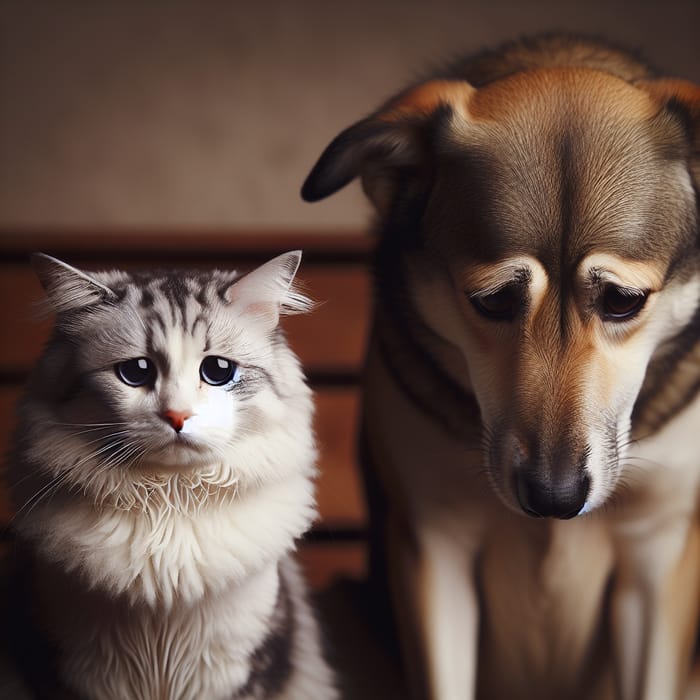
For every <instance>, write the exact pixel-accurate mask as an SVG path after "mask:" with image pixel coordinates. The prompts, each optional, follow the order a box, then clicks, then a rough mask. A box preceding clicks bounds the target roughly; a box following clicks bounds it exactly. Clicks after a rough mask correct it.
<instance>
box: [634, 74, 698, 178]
mask: <svg viewBox="0 0 700 700" xmlns="http://www.w3.org/2000/svg"><path fill="white" fill-rule="evenodd" d="M635 84H636V85H637V87H639V88H641V89H643V90H645V91H647V92H648V93H649V94H650V95H651V96H652V97H654V98H655V99H656V100H657V101H658V102H659V103H660V104H661V105H662V106H663V107H664V108H665V109H666V111H667V112H669V113H671V114H672V115H675V116H676V117H677V118H679V119H680V121H681V123H682V125H683V126H684V127H685V129H686V132H687V134H688V139H689V142H690V167H691V171H692V175H693V178H694V179H695V183H696V186H698V187H700V86H698V85H696V84H695V83H691V82H689V81H687V80H681V79H678V78H658V79H655V80H653V79H652V80H640V81H638V82H637V83H635Z"/></svg>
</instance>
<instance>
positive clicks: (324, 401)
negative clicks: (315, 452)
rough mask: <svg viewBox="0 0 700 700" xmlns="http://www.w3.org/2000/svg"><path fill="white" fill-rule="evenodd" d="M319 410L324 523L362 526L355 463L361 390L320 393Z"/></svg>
mask: <svg viewBox="0 0 700 700" xmlns="http://www.w3.org/2000/svg"><path fill="white" fill-rule="evenodd" d="M316 407H317V408H316V434H317V438H318V443H319V448H320V459H319V467H320V475H319V479H318V482H317V499H318V507H319V512H320V514H321V520H322V522H323V523H324V524H326V525H331V526H333V525H344V526H346V525H349V526H357V525H362V524H364V522H365V519H366V511H365V504H364V497H363V492H362V485H361V480H360V476H359V474H358V471H357V468H356V459H355V457H356V440H357V417H358V411H359V390H357V389H342V390H333V389H319V390H318V391H317V392H316Z"/></svg>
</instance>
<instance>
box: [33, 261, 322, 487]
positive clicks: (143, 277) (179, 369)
mask: <svg viewBox="0 0 700 700" xmlns="http://www.w3.org/2000/svg"><path fill="white" fill-rule="evenodd" d="M300 257H301V254H300V253H299V252H291V253H286V254H284V255H281V256H279V257H277V258H275V259H273V260H271V261H269V262H267V263H265V264H264V265H262V266H261V267H258V268H257V269H255V270H253V271H252V272H249V273H248V274H246V275H243V276H241V275H240V274H239V273H235V272H222V271H207V272H182V271H168V272H154V273H141V272H138V273H128V272H124V271H110V272H98V273H92V272H85V271H82V270H78V269H76V268H74V267H72V266H70V265H67V264H66V263H64V262H61V261H59V260H57V259H55V258H52V257H49V256H47V255H43V254H37V255H35V256H34V258H33V265H34V268H35V270H36V272H37V275H38V277H39V279H40V281H41V283H42V285H43V287H44V289H45V290H46V293H47V297H48V302H49V304H50V307H51V308H52V309H53V310H54V311H55V312H56V325H55V329H54V333H53V336H52V338H51V340H50V341H49V344H48V346H47V348H46V351H45V354H44V357H43V358H42V361H41V362H40V365H39V371H38V373H37V375H36V376H35V379H34V388H33V389H30V392H32V391H33V392H34V396H33V397H30V399H31V400H30V401H29V404H28V405H29V409H28V411H29V412H30V413H31V412H34V414H41V420H42V424H43V425H45V426H46V427H47V430H46V434H45V435H42V436H41V437H40V438H39V442H42V441H45V442H46V444H45V445H44V449H42V450H41V452H42V454H43V455H44V456H43V457H42V458H41V459H42V460H43V461H44V462H45V461H46V460H48V459H49V457H48V456H47V455H48V454H49V453H50V454H51V455H53V456H52V457H51V460H53V461H55V464H54V466H53V467H52V468H50V470H51V471H52V472H53V473H54V474H55V473H57V472H59V471H61V470H66V471H67V472H70V478H68V479H67V480H68V481H70V482H72V483H73V484H74V485H78V486H80V485H82V484H94V483H98V482H99V479H100V478H102V480H103V481H104V482H105V483H109V482H112V481H113V480H114V478H115V475H123V473H124V472H125V471H128V472H129V473H130V474H132V475H138V474H139V473H143V474H156V475H158V474H161V475H166V474H168V473H191V472H196V471H197V470H207V469H211V465H212V464H215V465H219V466H218V467H217V469H219V471H221V465H222V464H224V465H225V468H224V472H223V473H220V474H219V476H218V478H219V479H220V480H224V481H226V480H227V479H230V480H233V481H238V480H239V479H244V480H245V479H247V480H248V481H264V479H265V477H266V476H267V475H268V474H267V472H274V471H275V470H279V469H280V466H279V465H278V464H276V462H275V459H274V458H273V457H272V456H271V454H270V450H271V449H274V450H275V451H276V452H277V453H280V452H282V453H284V452H285V451H286V452H287V453H288V456H289V458H290V459H291V460H294V459H295V453H296V452H298V450H299V447H298V445H295V442H296V443H300V444H306V445H307V448H306V449H307V451H309V450H310V451H311V453H312V452H313V440H312V437H311V429H310V418H311V403H310V396H309V392H308V389H307V388H306V386H305V384H304V382H303V375H302V373H301V370H300V368H299V364H298V361H297V359H296V357H295V356H294V355H293V353H292V352H291V350H289V348H288V347H287V345H286V342H285V339H284V336H283V334H282V332H281V330H280V328H279V317H280V315H281V314H285V313H300V312H304V311H307V310H308V309H309V308H310V302H309V300H308V299H307V298H306V297H304V296H303V295H301V294H299V293H298V292H296V291H295V290H294V289H293V287H292V282H293V280H294V276H295V274H296V271H297V268H298V266H299V262H300ZM42 432H43V431H42ZM52 436H53V437H52ZM309 445H311V447H309ZM271 446H273V447H271ZM34 448H35V449H34V454H36V451H37V449H38V446H37V445H35V446H34ZM52 448H53V451H52ZM61 460H62V461H61Z"/></svg>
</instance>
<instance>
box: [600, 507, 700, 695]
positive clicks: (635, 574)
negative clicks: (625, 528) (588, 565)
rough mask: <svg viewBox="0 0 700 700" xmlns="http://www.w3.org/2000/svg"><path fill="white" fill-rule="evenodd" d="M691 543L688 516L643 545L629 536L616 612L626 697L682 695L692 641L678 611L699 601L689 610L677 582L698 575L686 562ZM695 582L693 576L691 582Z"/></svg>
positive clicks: (615, 633)
mask: <svg viewBox="0 0 700 700" xmlns="http://www.w3.org/2000/svg"><path fill="white" fill-rule="evenodd" d="M687 544H689V542H688V524H687V520H685V519H682V520H678V521H675V522H673V523H670V524H667V525H666V527H664V529H663V531H661V532H657V533H656V535H655V536H654V537H650V538H648V539H647V540H645V542H644V543H643V544H641V543H639V542H635V543H633V542H630V541H627V542H626V547H625V549H626V552H625V555H626V556H623V557H621V558H620V559H619V560H618V561H619V568H618V572H617V576H616V580H615V582H614V585H613V590H612V594H611V615H612V631H613V645H614V651H615V658H616V666H617V668H616V671H617V682H618V689H619V698H620V700H660V698H666V699H668V700H673V699H675V698H679V697H680V696H681V693H682V685H683V683H684V682H685V676H686V674H687V669H684V656H685V652H684V648H683V647H684V646H686V645H687V642H684V640H683V636H684V635H683V634H682V633H679V628H680V626H681V625H679V613H678V612H677V611H680V617H683V616H684V615H683V612H685V613H686V615H685V616H686V617H687V613H688V612H689V611H690V609H692V610H694V609H695V605H693V604H691V605H690V606H689V607H688V606H686V607H688V609H686V610H683V606H682V604H680V603H679V600H677V599H676V600H674V598H677V595H676V594H675V593H674V586H673V585H672V584H674V583H675V584H676V585H678V583H679V582H680V583H681V587H684V585H683V579H684V578H691V579H694V578H696V576H695V575H694V573H693V570H692V567H687V566H684V560H685V559H686V558H688V556H689V552H690V548H689V547H688V546H686V545H687ZM684 549H685V550H686V551H685V555H684V551H683V550H684ZM691 553H692V552H691ZM630 555H631V556H630ZM690 584H692V581H690V580H689V581H687V582H686V585H690ZM684 597H685V596H681V600H682V599H683V598H684ZM691 600H692V599H691ZM674 608H675V611H676V612H675V614H674ZM686 636H687V635H686Z"/></svg>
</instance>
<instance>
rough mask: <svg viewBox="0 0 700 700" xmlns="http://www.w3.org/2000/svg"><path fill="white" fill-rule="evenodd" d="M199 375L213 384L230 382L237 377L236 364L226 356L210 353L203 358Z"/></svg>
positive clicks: (219, 384)
mask: <svg viewBox="0 0 700 700" xmlns="http://www.w3.org/2000/svg"><path fill="white" fill-rule="evenodd" d="M199 376H200V377H201V378H202V379H203V380H204V381H205V382H206V383H207V384H211V385H212V386H221V385H222V384H228V383H229V382H230V381H231V380H233V379H235V377H236V364H235V362H231V360H227V359H226V358H225V357H216V356H215V355H210V356H209V357H205V358H204V359H203V360H202V364H201V365H200V366H199Z"/></svg>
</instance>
